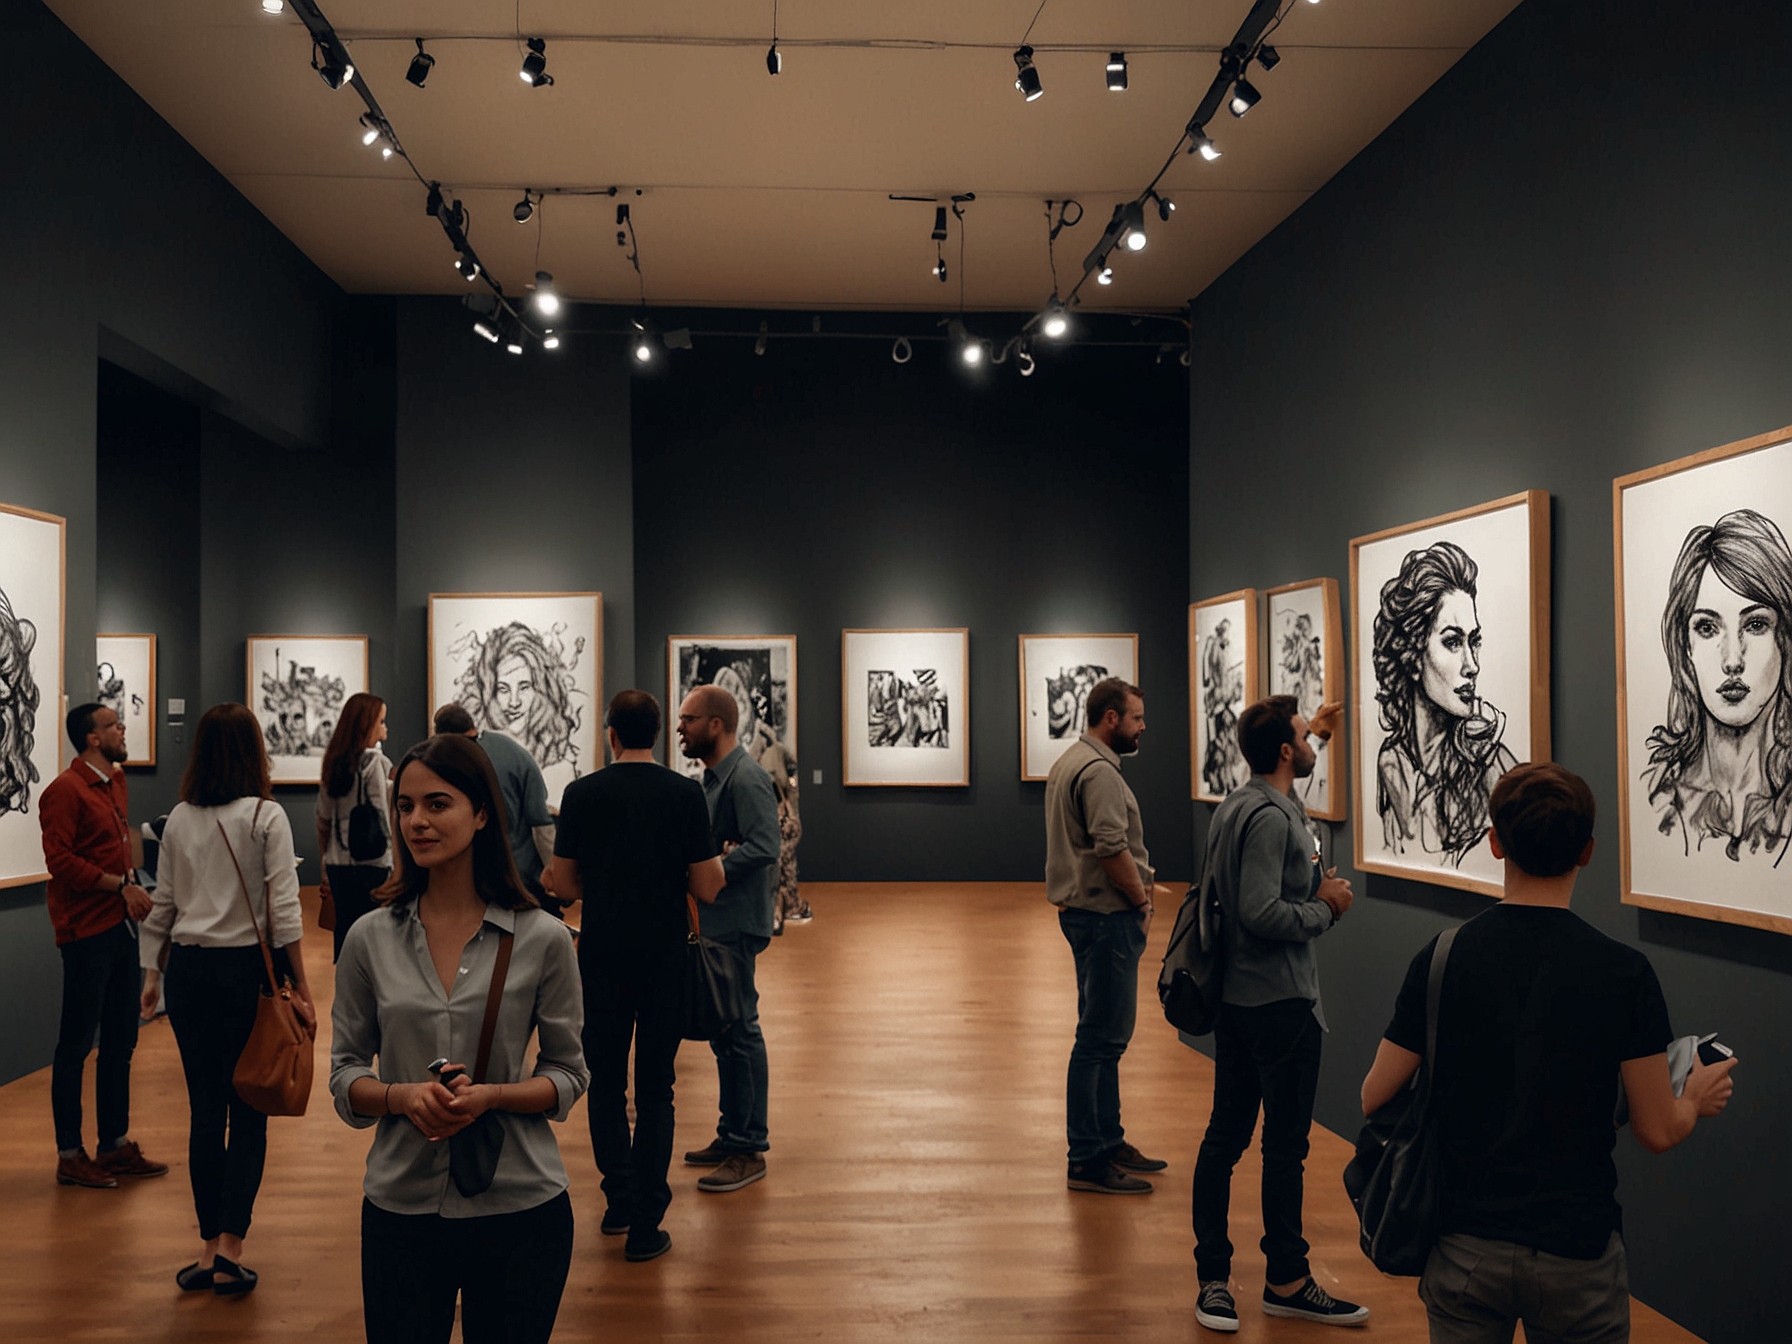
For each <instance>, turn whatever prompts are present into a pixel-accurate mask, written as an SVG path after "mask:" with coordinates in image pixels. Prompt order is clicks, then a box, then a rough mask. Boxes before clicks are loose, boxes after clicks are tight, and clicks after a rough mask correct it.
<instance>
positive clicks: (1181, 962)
mask: <svg viewBox="0 0 1792 1344" xmlns="http://www.w3.org/2000/svg"><path fill="white" fill-rule="evenodd" d="M1274 806H1275V804H1274V803H1273V802H1264V803H1262V804H1260V805H1258V806H1257V807H1254V808H1252V809H1251V812H1250V814H1249V815H1248V816H1246V817H1245V819H1244V821H1243V823H1241V824H1240V826H1239V828H1238V847H1239V852H1240V853H1241V854H1242V853H1243V850H1244V833H1245V829H1246V827H1248V826H1249V825H1250V824H1251V818H1252V817H1255V816H1256V815H1257V813H1259V812H1261V811H1263V809H1264V808H1268V807H1274ZM1206 869H1207V870H1206V872H1205V873H1204V874H1203V875H1202V878H1201V881H1200V882H1198V883H1196V884H1195V885H1194V886H1192V887H1190V888H1189V889H1188V892H1187V894H1185V895H1184V896H1183V898H1182V907H1181V908H1180V909H1179V910H1177V912H1176V924H1175V926H1174V927H1173V928H1172V929H1171V930H1170V946H1169V947H1168V948H1167V949H1165V951H1164V964H1163V969H1162V970H1161V971H1159V972H1158V973H1157V1001H1158V1002H1159V1003H1161V1004H1162V1005H1163V1009H1164V1017H1165V1018H1166V1019H1167V1020H1168V1021H1169V1023H1170V1025H1171V1026H1172V1027H1175V1028H1176V1030H1178V1031H1181V1032H1186V1033H1187V1034H1188V1035H1190V1036H1205V1035H1206V1034H1207V1033H1208V1032H1210V1031H1212V1030H1213V1026H1214V1023H1215V1022H1217V1021H1219V1016H1220V996H1221V994H1222V993H1223V992H1224V990H1225V983H1226V940H1225V925H1224V911H1223V910H1222V909H1221V906H1220V896H1219V892H1217V891H1216V890H1214V885H1213V849H1212V846H1211V845H1209V847H1208V852H1207V865H1206Z"/></svg>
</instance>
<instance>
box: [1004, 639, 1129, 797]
mask: <svg viewBox="0 0 1792 1344" xmlns="http://www.w3.org/2000/svg"><path fill="white" fill-rule="evenodd" d="M1107 677H1119V678H1120V679H1121V680H1122V681H1129V682H1133V683H1135V684H1136V683H1137V682H1138V679H1139V637H1138V636H1137V635H1022V636H1021V637H1020V777H1021V778H1022V779H1025V780H1042V779H1044V778H1045V777H1046V775H1047V774H1049V773H1050V772H1051V768H1052V763H1053V762H1055V761H1056V760H1057V759H1058V757H1060V756H1062V755H1063V754H1064V752H1065V750H1066V749H1067V748H1068V747H1069V746H1070V745H1071V743H1073V742H1075V741H1076V740H1077V738H1078V737H1080V736H1082V733H1083V730H1084V729H1085V728H1087V727H1088V726H1089V720H1088V715H1087V714H1086V713H1085V712H1084V709H1083V702H1084V701H1086V700H1087V699H1088V698H1089V691H1090V690H1091V688H1093V687H1094V685H1095V683H1096V682H1098V681H1101V680H1103V679H1105V678H1107Z"/></svg>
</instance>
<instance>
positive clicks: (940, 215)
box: [933, 205, 946, 243]
mask: <svg viewBox="0 0 1792 1344" xmlns="http://www.w3.org/2000/svg"><path fill="white" fill-rule="evenodd" d="M933 241H934V242H936V243H943V242H945V241H946V207H945V206H943V205H936V206H934V208H933Z"/></svg>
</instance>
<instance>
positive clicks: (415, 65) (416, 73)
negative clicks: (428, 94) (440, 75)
mask: <svg viewBox="0 0 1792 1344" xmlns="http://www.w3.org/2000/svg"><path fill="white" fill-rule="evenodd" d="M416 41H417V54H416V55H415V56H413V57H411V68H410V69H409V70H406V71H405V72H404V77H405V78H406V79H408V80H410V82H411V83H413V84H415V85H416V86H417V87H418V88H422V87H423V81H424V80H426V79H428V78H429V72H430V71H431V70H433V69H435V64H436V58H435V57H434V56H431V55H430V54H429V53H428V52H427V51H425V50H423V39H422V38H418V39H416Z"/></svg>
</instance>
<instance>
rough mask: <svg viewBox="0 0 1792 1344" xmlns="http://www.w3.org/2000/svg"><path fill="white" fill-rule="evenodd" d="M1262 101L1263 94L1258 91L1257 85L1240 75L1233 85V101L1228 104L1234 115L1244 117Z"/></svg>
mask: <svg viewBox="0 0 1792 1344" xmlns="http://www.w3.org/2000/svg"><path fill="white" fill-rule="evenodd" d="M1262 101H1263V95H1262V94H1260V93H1258V92H1257V89H1256V86H1255V85H1253V84H1252V83H1251V81H1250V80H1248V79H1246V78H1245V77H1244V76H1243V75H1240V76H1239V77H1238V79H1237V81H1236V82H1235V83H1234V84H1233V85H1232V101H1231V102H1230V103H1229V104H1227V106H1228V107H1230V108H1231V109H1232V115H1233V116H1235V117H1242V116H1243V115H1244V114H1245V113H1246V112H1249V111H1250V110H1251V109H1252V108H1253V107H1255V106H1257V104H1258V103H1260V102H1262Z"/></svg>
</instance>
